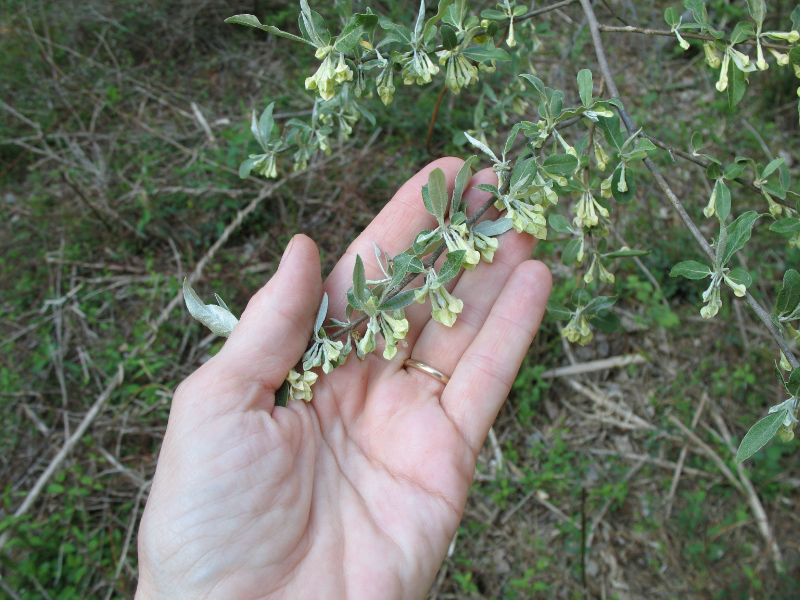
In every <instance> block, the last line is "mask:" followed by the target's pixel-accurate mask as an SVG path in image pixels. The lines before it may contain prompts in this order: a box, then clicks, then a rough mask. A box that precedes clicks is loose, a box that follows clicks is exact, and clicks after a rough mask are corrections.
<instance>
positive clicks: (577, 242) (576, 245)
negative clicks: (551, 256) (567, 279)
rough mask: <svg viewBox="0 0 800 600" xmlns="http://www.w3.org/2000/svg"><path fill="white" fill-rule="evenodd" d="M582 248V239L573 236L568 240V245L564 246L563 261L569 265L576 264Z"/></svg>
mask: <svg viewBox="0 0 800 600" xmlns="http://www.w3.org/2000/svg"><path fill="white" fill-rule="evenodd" d="M580 249H581V239H580V238H572V239H571V240H570V241H568V242H567V245H566V246H564V250H563V251H562V252H561V262H562V263H564V264H565V265H567V266H568V267H569V266H572V265H574V264H575V262H576V261H577V260H578V252H580Z"/></svg>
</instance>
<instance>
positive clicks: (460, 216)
mask: <svg viewBox="0 0 800 600" xmlns="http://www.w3.org/2000/svg"><path fill="white" fill-rule="evenodd" d="M466 221H467V215H466V214H464V213H463V212H462V211H458V212H457V213H456V214H454V215H453V216H452V217H450V224H451V225H461V224H462V223H466Z"/></svg>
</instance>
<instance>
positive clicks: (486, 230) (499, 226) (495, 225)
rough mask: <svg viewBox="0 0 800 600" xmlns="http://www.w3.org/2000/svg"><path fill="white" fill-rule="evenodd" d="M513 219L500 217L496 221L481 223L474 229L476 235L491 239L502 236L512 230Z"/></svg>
mask: <svg viewBox="0 0 800 600" xmlns="http://www.w3.org/2000/svg"><path fill="white" fill-rule="evenodd" d="M511 227H512V223H511V219H509V218H507V217H500V218H499V219H497V220H496V221H490V220H486V221H481V222H480V223H478V224H477V225H475V226H474V227H473V230H474V231H475V232H476V233H480V234H483V235H486V236H489V237H495V236H498V235H501V234H503V233H505V232H506V231H508V230H509V229H511Z"/></svg>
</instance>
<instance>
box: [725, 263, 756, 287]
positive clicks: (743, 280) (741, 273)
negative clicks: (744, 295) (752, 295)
mask: <svg viewBox="0 0 800 600" xmlns="http://www.w3.org/2000/svg"><path fill="white" fill-rule="evenodd" d="M728 279H730V280H731V281H733V282H734V283H740V284H742V285H743V286H744V287H750V286H751V285H753V278H752V277H750V273H748V272H747V271H745V270H744V269H743V268H742V267H735V268H733V269H731V270H730V271H729V272H728Z"/></svg>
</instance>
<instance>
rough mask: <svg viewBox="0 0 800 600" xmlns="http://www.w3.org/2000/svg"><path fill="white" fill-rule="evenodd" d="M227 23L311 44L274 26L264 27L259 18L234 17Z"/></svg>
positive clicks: (247, 16)
mask: <svg viewBox="0 0 800 600" xmlns="http://www.w3.org/2000/svg"><path fill="white" fill-rule="evenodd" d="M225 22H226V23H231V24H233V25H247V26H248V27H255V28H256V29H262V30H263V31H267V32H269V33H271V34H273V35H279V36H280V37H284V38H287V39H290V40H294V41H295V42H303V43H304V44H310V45H312V46H313V45H314V44H311V42H309V41H308V40H304V39H303V38H301V37H297V36H296V35H292V34H291V33H286V32H285V31H281V30H280V29H278V28H277V27H273V26H272V25H263V24H262V23H261V21H259V20H258V17H255V16H253V15H234V16H232V17H228V18H227V19H225Z"/></svg>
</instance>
